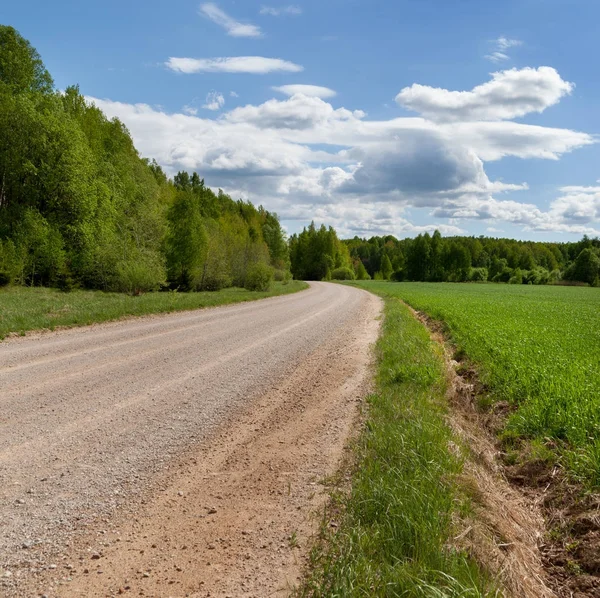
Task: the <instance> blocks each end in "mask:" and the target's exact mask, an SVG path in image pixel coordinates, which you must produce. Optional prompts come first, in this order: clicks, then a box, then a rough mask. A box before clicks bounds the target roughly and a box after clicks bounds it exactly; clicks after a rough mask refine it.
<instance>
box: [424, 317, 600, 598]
mask: <svg viewBox="0 0 600 598" xmlns="http://www.w3.org/2000/svg"><path fill="white" fill-rule="evenodd" d="M415 315H416V317H418V318H419V319H420V320H421V321H422V322H423V323H424V324H425V325H426V326H427V327H428V328H429V330H430V332H431V335H432V338H433V339H434V340H435V341H436V342H438V343H440V345H441V346H442V347H443V350H444V355H445V359H446V364H447V371H448V379H449V402H450V406H451V412H450V414H449V416H448V419H449V422H450V425H451V426H452V428H453V430H454V431H455V432H456V433H457V435H458V436H459V437H460V438H461V440H462V441H463V443H464V444H465V446H466V447H468V449H469V453H470V458H469V459H467V462H466V464H465V468H464V474H463V482H464V484H465V486H466V487H467V488H468V489H469V490H470V491H471V495H472V498H473V504H474V508H475V510H474V517H473V520H472V521H471V522H469V526H468V527H467V531H466V533H465V534H464V536H462V537H461V538H459V541H460V543H461V545H463V546H465V547H466V548H467V549H468V550H470V551H471V553H472V554H473V555H474V556H475V557H476V559H477V560H478V561H479V562H481V563H483V564H484V565H485V566H486V567H487V568H488V570H490V571H491V572H492V573H494V574H496V575H497V578H498V580H499V582H500V584H501V586H503V587H504V588H505V589H506V592H507V594H509V595H512V596H527V597H531V598H534V597H538V596H539V597H551V596H556V597H560V598H585V597H595V598H596V597H600V496H599V495H598V494H594V493H590V492H585V491H584V490H583V488H582V487H581V486H579V485H577V484H574V483H572V482H570V481H569V480H568V478H567V476H566V475H565V473H564V472H563V471H562V470H561V469H560V468H559V467H557V466H555V465H550V464H548V463H546V462H543V461H540V460H536V459H534V458H531V456H530V455H528V447H527V444H526V443H523V444H522V446H521V449H522V450H521V458H520V464H517V465H510V464H507V462H506V458H505V457H506V454H505V452H504V450H503V447H502V445H501V443H500V441H499V440H498V432H499V431H500V430H501V429H502V427H503V424H504V422H505V420H506V417H507V416H508V414H509V413H510V412H511V411H512V409H511V407H510V406H509V405H507V404H504V403H496V404H494V405H492V407H491V408H489V409H487V410H484V409H482V408H481V407H480V406H479V399H480V398H481V397H482V396H483V395H484V394H485V388H483V387H482V385H481V383H480V382H479V380H478V376H477V372H476V371H475V370H474V368H473V367H470V366H469V365H468V364H465V363H461V360H460V356H457V355H456V353H455V351H454V350H453V347H452V346H451V345H450V344H449V343H448V341H447V338H446V335H445V333H444V329H443V326H442V325H441V324H440V323H439V322H436V321H433V320H431V319H430V318H428V316H426V315H425V314H422V313H420V312H415ZM455 357H456V359H455ZM457 359H458V361H457Z"/></svg>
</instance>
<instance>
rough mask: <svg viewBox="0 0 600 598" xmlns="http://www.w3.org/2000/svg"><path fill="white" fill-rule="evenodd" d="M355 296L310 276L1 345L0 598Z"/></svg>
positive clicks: (330, 326)
mask: <svg viewBox="0 0 600 598" xmlns="http://www.w3.org/2000/svg"><path fill="white" fill-rule="evenodd" d="M365 295H366V293H364V292H363V291H360V290H357V289H353V288H350V287H345V286H341V285H332V284H326V283H312V284H311V287H310V289H309V290H307V291H303V292H301V293H297V294H294V295H288V296H285V297H276V298H271V299H266V300H262V301H257V302H253V303H247V304H242V305H235V306H228V307H223V308H215V309H207V310H200V311H193V312H186V313H178V314H174V315H168V316H158V317H157V316H153V317H147V318H138V319H134V320H128V321H125V322H118V323H110V324H102V325H96V326H90V327H87V328H82V329H74V330H67V331H60V332H56V333H43V334H34V335H29V336H27V337H25V338H14V339H10V340H8V341H5V342H3V343H0V388H1V389H2V390H1V393H0V571H2V572H3V574H2V576H1V579H0V594H6V595H10V594H11V593H12V594H14V595H19V594H18V585H19V579H23V578H25V577H27V575H29V574H35V573H36V572H40V571H44V570H47V569H49V568H52V569H54V568H56V567H57V565H56V563H57V562H58V563H59V565H58V566H59V567H61V568H65V564H64V561H62V562H61V561H60V559H61V558H62V556H64V555H65V554H66V553H67V552H68V549H69V545H70V542H71V541H72V538H73V535H76V534H79V533H84V532H85V530H86V528H87V527H88V526H91V525H92V523H93V524H94V525H97V524H98V522H103V521H104V522H105V523H106V525H105V527H106V529H107V530H109V529H110V527H111V523H110V517H111V515H112V514H114V513H115V512H116V511H123V510H127V509H129V508H130V505H131V504H132V502H134V498H135V497H137V496H143V495H144V494H145V493H146V492H147V491H148V490H149V489H150V488H151V487H152V485H153V483H154V481H155V480H156V479H158V478H159V476H160V474H161V473H164V472H165V471H166V470H167V469H168V467H169V466H170V463H171V461H172V460H173V458H174V457H176V456H177V455H179V454H181V453H182V451H185V450H187V449H189V448H190V447H193V446H194V445H195V444H197V443H199V442H201V441H202V440H203V439H204V438H206V436H207V435H208V434H209V433H210V431H211V430H213V429H215V428H216V426H217V425H218V424H219V423H221V422H222V421H223V420H224V418H225V417H226V416H227V414H228V413H230V412H231V410H232V409H234V408H236V407H238V406H240V405H243V404H244V403H245V402H247V401H249V400H250V399H252V398H253V397H256V396H258V395H259V394H261V393H263V392H265V391H266V390H268V389H269V388H272V387H273V386H274V385H276V384H277V383H278V381H280V380H282V379H284V378H285V376H286V373H288V372H290V371H291V369H293V367H294V366H295V365H296V364H298V363H299V362H300V361H301V360H302V359H303V358H304V357H306V356H307V355H308V354H310V353H311V352H313V351H314V350H315V348H317V347H319V346H320V345H321V344H323V343H325V342H326V341H327V339H328V338H330V337H331V336H332V335H334V334H335V333H336V331H338V330H339V329H340V328H342V327H344V326H345V325H347V324H349V323H350V322H352V321H353V320H354V319H356V318H357V317H359V316H360V313H361V309H362V308H363V304H364V300H365ZM180 496H181V494H180ZM211 508H212V507H211ZM102 531H104V530H102ZM65 558H66V557H65ZM95 558H96V555H95V554H93V555H91V556H90V559H95Z"/></svg>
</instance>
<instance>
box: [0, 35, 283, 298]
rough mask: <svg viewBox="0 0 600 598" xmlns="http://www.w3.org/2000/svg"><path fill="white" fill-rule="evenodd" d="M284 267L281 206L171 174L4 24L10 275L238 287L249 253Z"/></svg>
mask: <svg viewBox="0 0 600 598" xmlns="http://www.w3.org/2000/svg"><path fill="white" fill-rule="evenodd" d="M259 262H260V263H264V264H267V265H273V266H275V267H277V268H279V269H282V270H287V269H288V268H289V251H288V247H287V243H286V239H285V235H284V233H283V230H282V228H281V226H280V224H279V220H278V218H277V216H276V214H273V213H270V212H268V211H267V210H265V209H264V208H262V207H259V208H256V207H255V206H253V205H252V204H251V203H249V202H243V201H241V200H240V201H237V202H236V201H234V200H233V199H231V198H230V197H229V196H227V195H225V194H224V193H222V192H221V191H219V192H218V194H215V193H214V192H213V191H212V190H211V189H209V188H208V187H206V186H205V185H204V181H203V180H202V179H200V177H199V176H198V174H197V173H193V174H191V175H190V174H188V173H186V172H180V173H178V174H177V175H176V176H175V177H174V179H173V180H172V181H171V180H169V179H168V177H167V176H166V175H165V173H164V172H163V171H162V170H161V168H160V166H159V165H158V164H156V162H149V161H148V160H145V159H143V158H141V157H140V156H139V154H138V152H137V151H136V149H135V147H134V145H133V141H132V139H131V136H130V135H129V132H128V131H127V129H126V127H125V126H124V125H123V124H122V123H121V122H120V121H118V120H117V119H113V120H109V119H108V118H106V116H105V115H104V114H103V113H102V112H101V111H100V110H99V109H98V108H97V107H95V106H94V105H90V104H88V103H87V102H86V100H85V98H84V97H83V96H82V95H81V94H80V93H79V89H78V88H77V87H73V86H71V87H67V89H66V90H65V91H64V92H58V91H56V90H54V87H53V82H52V79H51V77H50V75H49V74H48V72H47V71H46V69H45V67H44V65H43V63H42V61H41V58H40V57H39V55H38V53H37V52H36V51H35V49H34V48H33V47H32V46H31V45H30V44H29V42H27V41H26V40H24V39H23V38H22V37H21V36H20V35H19V34H18V33H17V32H16V31H15V30H14V29H13V28H11V27H5V26H0V269H1V270H3V271H5V272H6V273H7V275H8V276H9V277H10V278H11V280H13V281H14V282H16V283H17V284H22V285H28V286H58V287H60V288H67V287H69V288H71V287H73V286H81V287H85V288H92V289H102V290H107V291H126V292H130V293H134V294H138V293H141V292H144V291H149V290H156V289H157V288H159V287H160V286H162V285H163V284H164V283H165V281H168V284H169V285H170V286H171V287H172V288H178V289H182V290H208V289H211V290H217V289H220V288H224V287H227V286H230V285H232V284H234V285H238V286H244V282H245V279H246V274H247V271H248V268H250V267H251V266H253V265H254V264H255V263H259Z"/></svg>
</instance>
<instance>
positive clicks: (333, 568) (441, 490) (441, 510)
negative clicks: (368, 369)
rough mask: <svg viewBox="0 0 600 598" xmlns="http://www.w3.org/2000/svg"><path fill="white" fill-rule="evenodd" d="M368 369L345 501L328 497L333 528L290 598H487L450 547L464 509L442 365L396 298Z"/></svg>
mask: <svg viewBox="0 0 600 598" xmlns="http://www.w3.org/2000/svg"><path fill="white" fill-rule="evenodd" d="M363 284H365V288H369V289H371V288H387V287H389V286H392V285H389V284H388V283H386V284H380V286H376V285H374V284H372V283H371V284H369V283H363ZM398 286H399V285H398ZM377 361H378V364H377V365H378V367H377V371H378V376H377V388H376V392H375V394H374V395H372V396H371V397H370V398H369V411H368V415H367V421H366V425H365V426H364V427H363V430H364V431H363V432H362V434H361V436H360V438H359V440H358V443H357V455H356V457H357V458H356V464H355V466H354V470H353V475H352V484H351V487H352V490H351V495H350V496H349V497H348V498H347V499H340V498H338V500H342V501H343V502H342V504H341V505H339V504H338V507H340V506H341V507H342V509H340V508H336V509H335V512H336V513H338V512H339V511H340V510H343V513H344V514H343V517H342V520H341V523H340V527H339V529H338V530H337V532H333V533H327V532H324V533H325V534H326V535H325V540H324V543H323V545H322V546H320V547H317V549H316V550H315V551H313V555H312V560H313V562H312V574H311V576H310V577H309V579H308V581H307V582H306V583H305V586H304V588H303V589H302V590H301V592H300V595H303V596H311V597H314V598H317V597H319V598H321V597H322V598H325V597H328V598H329V597H344V598H352V597H356V598H358V597H364V596H381V597H383V596H445V597H456V598H458V597H467V596H469V597H472V598H476V597H483V596H494V595H495V593H494V589H493V587H491V585H490V584H488V583H487V580H486V578H485V576H484V574H482V572H481V571H479V570H478V568H477V566H476V565H475V563H474V562H473V561H472V560H471V558H470V557H469V555H468V554H466V553H465V552H463V551H460V550H457V549H455V548H454V547H453V546H452V538H453V536H456V535H458V534H459V533H460V529H458V530H457V529H456V527H455V526H456V523H457V522H458V521H459V520H460V515H461V511H464V510H465V509H466V508H467V505H466V500H465V497H464V496H462V495H461V494H460V493H459V489H458V484H457V483H456V476H457V474H458V473H459V472H460V470H461V460H460V458H457V457H456V456H455V455H454V453H453V452H452V451H449V450H448V445H449V443H450V442H451V441H453V442H454V443H455V444H456V440H453V438H452V434H451V432H450V430H449V429H448V426H447V425H446V423H445V421H444V408H445V405H444V404H445V389H446V384H445V377H444V365H443V359H442V357H441V355H440V353H439V352H438V351H437V350H436V347H435V346H434V345H433V343H432V341H431V340H430V338H429V335H428V333H427V331H426V330H425V328H424V327H423V326H422V325H421V324H420V323H419V322H418V321H417V320H415V318H414V317H413V316H412V314H411V313H410V312H409V310H408V309H407V307H406V306H404V305H402V304H401V303H400V302H399V301H397V300H396V299H388V300H387V301H386V309H385V320H384V323H383V332H382V335H381V337H380V339H379V341H378V344H377ZM496 595H497V594H496Z"/></svg>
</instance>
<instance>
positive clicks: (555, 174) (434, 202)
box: [0, 0, 600, 240]
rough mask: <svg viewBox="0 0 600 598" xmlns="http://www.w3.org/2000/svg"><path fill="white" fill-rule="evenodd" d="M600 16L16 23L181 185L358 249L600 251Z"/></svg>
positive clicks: (223, 15)
mask: <svg viewBox="0 0 600 598" xmlns="http://www.w3.org/2000/svg"><path fill="white" fill-rule="evenodd" d="M599 17H600V4H599V3H598V2H597V0H452V1H450V0H298V1H297V2H294V3H293V4H288V3H286V2H285V1H284V2H271V1H270V0H265V3H261V2H260V1H254V0H237V1H234V0H220V1H218V2H197V1H196V2H194V1H189V0H171V1H170V2H164V1H163V2H158V1H157V0H146V1H145V2H141V1H139V0H127V1H123V0H120V1H118V2H117V1H116V0H104V2H102V3H98V2H81V1H80V0H55V1H53V2H47V1H46V0H44V1H43V2H42V1H27V0H23V1H22V2H4V3H2V6H0V22H2V23H3V24H8V25H13V26H14V27H16V28H17V29H18V30H19V31H20V32H21V33H22V34H23V35H24V36H25V37H26V38H28V39H29V40H30V41H31V42H32V44H33V45H34V46H35V47H36V48H37V49H38V50H39V52H40V53H41V54H42V57H43V59H44V61H45V63H46V65H47V67H48V68H49V69H50V71H51V73H52V74H53V76H54V78H55V82H56V84H57V86H58V87H59V88H64V87H65V86H67V85H69V84H72V83H78V84H79V85H80V88H81V91H82V93H84V94H85V95H86V96H88V97H89V98H90V99H93V101H94V102H96V104H97V105H98V106H99V107H101V108H102V109H103V110H104V111H105V112H106V113H107V114H108V115H109V116H111V117H112V116H116V117H118V118H120V119H121V120H123V121H124V122H125V124H126V125H127V126H128V127H129V130H130V131H131V133H132V135H133V137H134V140H135V143H136V145H137V147H138V149H139V150H140V152H141V153H142V155H144V156H147V157H149V158H155V159H156V160H157V161H158V162H159V163H160V164H161V165H162V166H163V167H164V168H165V169H166V170H167V171H168V172H169V173H170V174H173V173H175V172H177V170H180V169H185V170H188V171H192V170H196V171H197V172H198V173H199V174H200V175H201V176H203V177H204V178H205V180H206V182H207V183H208V184H209V185H210V186H211V187H214V188H218V187H220V188H222V189H224V190H225V191H226V192H228V193H230V194H231V195H232V196H233V197H235V198H237V197H242V198H244V199H250V200H251V201H253V202H254V203H257V204H261V203H262V204H263V205H264V206H265V207H266V208H268V209H270V210H274V211H276V212H277V213H278V214H279V215H280V218H281V220H282V222H283V224H284V225H285V227H286V229H287V230H288V231H289V232H295V231H297V230H299V229H301V228H302V226H304V225H305V224H306V223H308V222H310V220H313V219H314V220H315V221H317V222H325V223H327V224H331V225H333V226H335V227H336V228H337V229H338V230H339V231H340V233H341V234H342V235H343V236H354V235H359V236H367V237H368V236H371V235H373V234H394V235H396V236H398V237H400V238H403V237H406V236H414V235H416V234H418V233H419V232H421V231H423V230H430V231H432V230H433V229H435V228H438V229H440V230H441V231H442V233H443V234H463V233H467V234H475V235H480V234H484V235H491V236H507V237H515V238H521V239H536V240H572V239H578V238H580V237H581V235H583V234H591V235H596V234H600V182H599V180H598V179H600V166H599V165H600V145H599V144H597V141H598V140H599V139H600V137H598V136H597V135H598V133H600V110H599V109H598V106H597V105H598V100H599V98H600V77H598V72H597V70H598V67H597V65H596V62H597V61H596V59H595V58H596V56H597V44H598V35H597V23H598V19H599Z"/></svg>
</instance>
